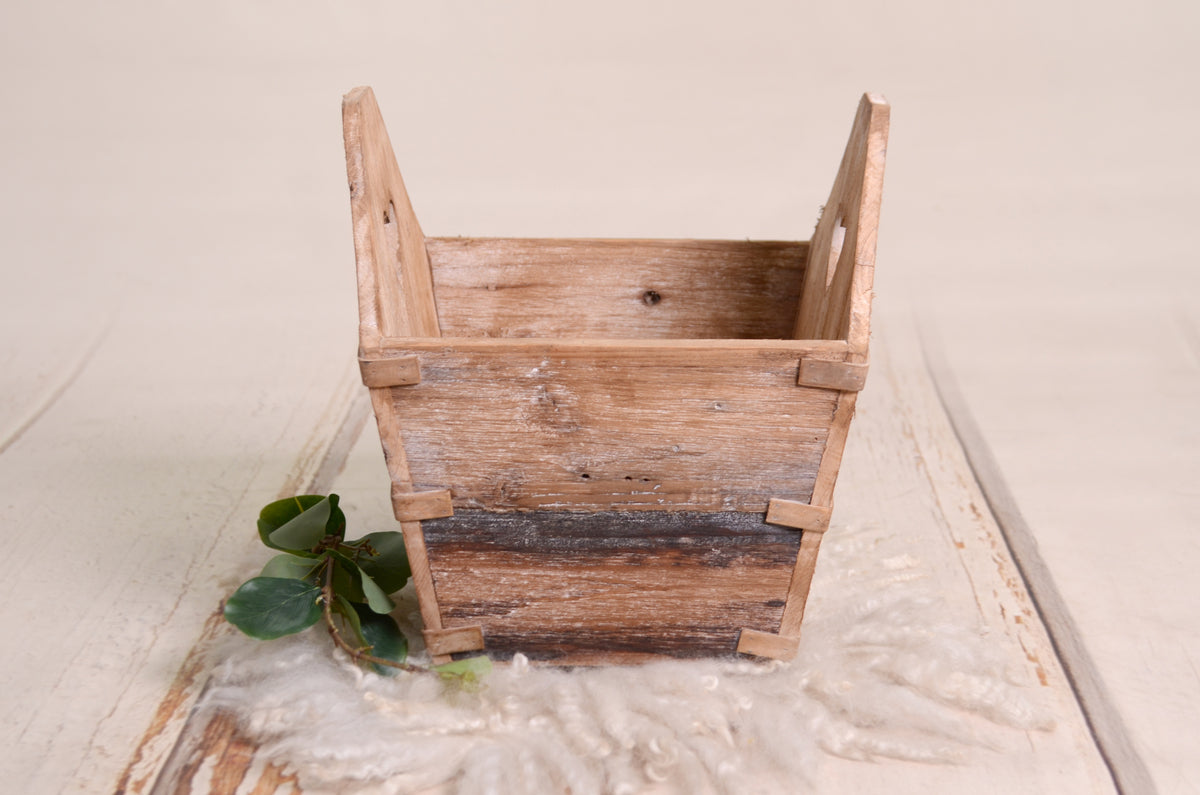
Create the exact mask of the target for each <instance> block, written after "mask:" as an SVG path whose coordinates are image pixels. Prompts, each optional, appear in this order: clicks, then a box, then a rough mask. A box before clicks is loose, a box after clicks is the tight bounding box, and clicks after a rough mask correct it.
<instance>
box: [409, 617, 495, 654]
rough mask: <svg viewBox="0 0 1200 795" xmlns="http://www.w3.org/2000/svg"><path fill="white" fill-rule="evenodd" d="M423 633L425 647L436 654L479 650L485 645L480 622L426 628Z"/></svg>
mask: <svg viewBox="0 0 1200 795" xmlns="http://www.w3.org/2000/svg"><path fill="white" fill-rule="evenodd" d="M421 634H422V636H424V638H425V647H426V648H427V649H429V653H430V654H432V655H435V656H440V655H446V654H457V653H459V652H466V651H479V650H480V649H482V648H483V647H484V643H483V629H482V628H481V627H480V626H479V625H478V624H475V625H472V626H469V627H452V628H451V629H426V630H422V632H421Z"/></svg>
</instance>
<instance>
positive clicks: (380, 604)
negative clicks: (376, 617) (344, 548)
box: [328, 549, 396, 613]
mask: <svg viewBox="0 0 1200 795" xmlns="http://www.w3.org/2000/svg"><path fill="white" fill-rule="evenodd" d="M328 554H329V555H330V557H332V558H333V559H334V560H336V561H337V562H338V565H339V568H340V569H341V570H342V571H345V572H347V573H348V574H349V575H350V579H351V581H352V582H351V584H350V585H349V586H344V587H345V588H346V589H345V590H341V589H340V588H339V582H338V578H337V576H336V575H335V577H334V591H335V592H338V593H341V594H343V595H344V596H346V597H347V598H348V599H349V600H350V601H352V602H366V603H367V604H368V605H370V607H371V609H372V610H374V611H375V612H376V613H390V612H392V611H393V610H395V609H396V605H395V604H393V602H392V600H391V599H389V598H388V595H387V594H386V593H384V592H383V589H382V588H380V587H379V586H378V585H377V584H376V583H375V581H374V580H373V579H371V575H369V574H367V573H366V572H365V571H363V570H362V567H361V566H359V565H358V564H356V563H355V562H354V561H352V560H350V558H348V557H346V556H345V555H343V554H342V553H341V552H338V551H337V550H333V549H331V550H329V551H328Z"/></svg>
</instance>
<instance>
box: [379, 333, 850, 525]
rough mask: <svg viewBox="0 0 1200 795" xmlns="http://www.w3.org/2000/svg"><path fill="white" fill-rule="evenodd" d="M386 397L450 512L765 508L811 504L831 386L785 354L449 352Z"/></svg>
mask: <svg viewBox="0 0 1200 795" xmlns="http://www.w3.org/2000/svg"><path fill="white" fill-rule="evenodd" d="M420 359H421V383H420V384H417V385H414V386H406V387H398V388H396V389H394V390H393V391H392V399H393V400H394V401H395V408H396V416H397V417H398V419H399V423H400V426H401V435H402V438H403V442H404V449H405V450H406V452H407V454H408V461H409V468H410V470H411V475H412V480H413V485H414V488H415V489H416V490H418V491H420V490H425V489H438V488H449V489H451V492H452V494H453V501H454V506H455V508H484V509H488V510H498V511H504V510H537V509H553V510H576V511H604V510H694V511H765V510H766V507H767V503H768V501H769V500H770V499H771V498H773V497H780V498H784V499H794V500H798V501H801V502H807V501H808V500H809V499H810V498H811V496H812V491H813V486H814V482H815V478H816V473H817V469H818V466H819V464H820V461H821V455H822V453H823V451H824V448H825V442H826V439H827V437H828V433H829V428H830V424H831V422H832V419H833V413H834V405H835V403H836V397H837V393H836V392H833V391H830V390H824V389H808V388H804V387H798V386H796V374H797V371H798V360H797V358H796V356H795V355H794V353H791V352H788V351H767V350H759V351H730V350H712V351H665V350H657V351H656V350H653V349H644V348H643V349H638V350H628V351H627V350H621V349H602V348H593V349H587V348H580V349H577V350H575V351H572V352H561V351H560V352H557V353H551V352H549V351H542V352H539V351H536V350H532V351H530V350H519V351H514V352H492V351H480V350H454V349H442V350H439V351H426V352H422V353H421V354H420Z"/></svg>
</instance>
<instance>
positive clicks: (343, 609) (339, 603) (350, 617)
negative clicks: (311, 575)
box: [333, 594, 367, 646]
mask: <svg viewBox="0 0 1200 795" xmlns="http://www.w3.org/2000/svg"><path fill="white" fill-rule="evenodd" d="M333 607H334V609H335V610H337V612H338V613H340V614H341V616H342V618H344V619H346V623H347V624H349V625H350V629H352V630H354V637H356V638H358V642H359V643H360V644H361V645H363V646H366V645H367V641H366V639H365V638H364V637H363V632H362V622H361V621H359V620H358V611H357V610H355V609H354V605H353V604H351V603H350V600H349V599H347V598H346V597H344V596H342V595H341V594H334V596H333Z"/></svg>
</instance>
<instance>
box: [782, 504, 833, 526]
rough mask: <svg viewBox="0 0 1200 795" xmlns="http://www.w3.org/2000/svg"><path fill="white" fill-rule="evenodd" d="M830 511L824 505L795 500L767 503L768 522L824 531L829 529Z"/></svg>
mask: <svg viewBox="0 0 1200 795" xmlns="http://www.w3.org/2000/svg"><path fill="white" fill-rule="evenodd" d="M830 513H831V510H830V509H829V508H827V507H825V506H822V505H809V504H807V503H803V502H795V501H794V500H771V502H770V503H768V505H767V524H777V525H782V526H783V527H794V528H796V529H797V530H807V531H809V532H812V533H824V532H825V531H826V530H828V529H829V515H830Z"/></svg>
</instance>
